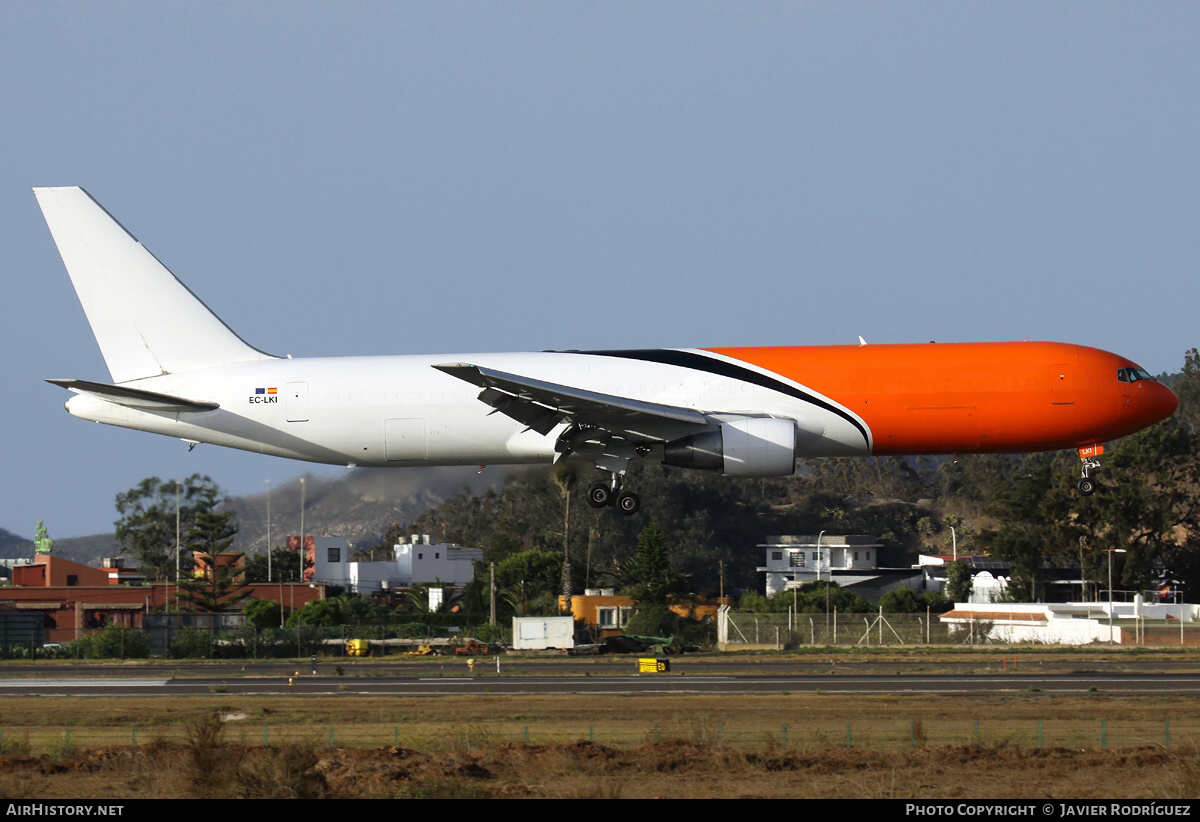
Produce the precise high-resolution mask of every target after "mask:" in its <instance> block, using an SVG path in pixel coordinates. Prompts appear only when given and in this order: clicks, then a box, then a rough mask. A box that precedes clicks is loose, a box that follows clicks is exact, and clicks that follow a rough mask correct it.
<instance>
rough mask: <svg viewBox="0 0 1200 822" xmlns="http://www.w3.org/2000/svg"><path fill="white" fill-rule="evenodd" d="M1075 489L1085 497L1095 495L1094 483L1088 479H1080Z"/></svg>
mask: <svg viewBox="0 0 1200 822" xmlns="http://www.w3.org/2000/svg"><path fill="white" fill-rule="evenodd" d="M1077 487H1078V488H1079V493H1080V494H1081V495H1083V496H1085V497H1090V496H1091V495H1092V494H1094V493H1096V483H1095V482H1094V481H1093V480H1092V479H1090V478H1088V477H1084V478H1083V479H1081V480H1080V481H1079V485H1078V486H1077Z"/></svg>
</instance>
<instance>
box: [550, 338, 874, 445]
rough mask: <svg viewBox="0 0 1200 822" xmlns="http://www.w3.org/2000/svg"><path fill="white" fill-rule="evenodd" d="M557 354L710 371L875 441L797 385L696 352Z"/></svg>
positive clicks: (641, 350)
mask: <svg viewBox="0 0 1200 822" xmlns="http://www.w3.org/2000/svg"><path fill="white" fill-rule="evenodd" d="M554 353H557V354H589V355H591V356H595V357H622V358H624V359H627V360H645V361H646V362H656V363H661V364H663V365H677V366H680V367H682V368H690V369H692V370H693V371H707V372H708V373H710V374H717V375H718V376H722V377H728V378H729V379H732V380H741V381H742V382H748V383H753V384H754V385H758V386H761V387H763V388H766V389H768V390H770V391H778V392H779V393H781V394H787V395H788V396H789V397H795V398H796V399H798V400H802V401H803V402H807V403H809V404H810V405H815V406H817V407H818V408H824V409H825V410H826V411H829V412H830V413H832V414H836V415H838V416H839V417H841V418H842V419H844V420H845V421H846V422H848V423H850V424H851V425H853V426H854V427H855V428H857V429H858V432H859V433H860V434H862V438H863V442H865V443H866V444H867V447H868V448H870V447H871V438H870V436H868V434H867V429H866V428H865V427H864V426H863V424H862V423H861V422H859V421H858V420H856V419H855V418H854V417H852V416H851V415H850V414H849V413H848V412H846V411H845V410H844V409H842V408H838V407H837V406H836V405H834V404H833V403H829V402H826V401H825V400H822V399H819V398H817V397H814V396H812V395H811V394H806V393H804V392H803V391H801V390H800V389H799V388H796V387H795V386H794V385H788V384H787V383H785V382H783V381H782V380H779V379H776V378H775V377H771V376H768V375H767V374H762V373H759V372H758V371H754V370H752V369H749V368H746V367H744V366H741V365H737V364H735V363H731V362H728V361H726V360H721V359H717V358H716V357H708V356H705V355H703V354H697V353H695V352H693V351H673V350H671V349H669V348H634V349H629V350H626V351H557V352H554Z"/></svg>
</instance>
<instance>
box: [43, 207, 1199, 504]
mask: <svg viewBox="0 0 1200 822" xmlns="http://www.w3.org/2000/svg"><path fill="white" fill-rule="evenodd" d="M34 193H35V194H36V195H37V199H38V203H39V205H40V206H41V208H42V213H43V214H44V215H45V217H46V222H47V224H48V225H49V227H50V231H51V233H52V234H53V235H54V241H55V243H56V244H57V245H58V250H59V253H60V254H61V255H62V259H63V262H64V263H65V264H66V268H67V272H68V273H69V274H70V276H71V281H72V282H73V283H74V286H75V291H76V293H77V294H78V295H79V300H80V302H81V303H82V304H83V309H84V311H85V312H86V314H87V318H88V322H89V323H90V324H91V326H92V332H93V333H94V334H95V336H96V342H97V343H99V345H100V350H101V352H102V353H103V355H104V361H105V363H107V365H108V370H109V374H110V376H111V379H112V381H111V382H96V381H90V380H78V379H55V380H50V382H52V383H54V384H56V385H61V386H62V387H64V388H67V389H69V390H71V391H72V392H74V394H75V396H73V397H72V398H71V399H70V400H68V401H67V404H66V407H67V410H68V411H69V412H70V413H71V414H73V415H74V416H76V417H81V418H83V419H86V420H94V421H96V422H103V423H108V424H110V425H118V426H122V427H124V428H133V429H137V430H139V431H151V432H154V433H156V434H164V435H166V436H170V437H178V438H180V439H182V440H184V441H185V442H187V443H189V444H192V445H194V444H195V443H200V442H203V443H212V444H214V445H223V446H227V447H229V448H240V449H243V450H246V451H258V452H261V453H263V454H271V455H273V456H277V457H289V458H291V459H298V460H307V461H310V462H321V463H331V464H343V465H363V466H414V465H473V464H503V463H510V464H511V463H551V462H558V461H559V460H564V459H576V460H587V461H588V462H591V463H592V464H594V465H595V466H596V467H597V468H599V469H601V470H602V471H605V472H607V473H608V475H609V479H608V480H607V481H600V482H596V483H593V484H592V485H591V486H590V488H589V489H588V501H589V502H590V503H591V504H592V505H593V506H595V507H597V508H600V507H603V506H606V505H615V506H616V508H617V509H618V510H620V511H622V512H624V513H626V514H631V513H633V512H635V511H636V510H637V509H638V505H639V502H638V497H637V495H636V494H633V493H631V492H629V491H628V490H624V489H623V488H622V481H623V479H624V476H625V472H626V469H627V467H628V465H629V463H630V462H631V461H633V460H638V459H645V460H652V461H658V462H662V463H665V464H667V465H674V466H682V467H686V468H697V469H704V470H711V471H719V472H721V473H723V474H726V475H728V476H736V477H776V476H786V475H789V474H792V473H793V472H794V471H795V470H796V461H797V459H799V458H804V457H832V456H870V455H903V454H968V453H1009V452H1011V453H1020V452H1029V451H1049V450H1057V449H1063V448H1078V449H1079V455H1080V458H1081V459H1082V460H1083V465H1082V472H1081V473H1082V478H1081V480H1080V482H1079V491H1080V493H1082V494H1085V495H1086V494H1091V493H1092V492H1093V491H1094V489H1095V485H1094V481H1093V480H1092V478H1091V476H1090V471H1091V470H1092V469H1093V468H1095V467H1096V466H1097V465H1098V463H1097V461H1096V456H1097V455H1098V454H1099V453H1102V451H1103V443H1104V442H1105V441H1106V440H1112V439H1116V438H1118V437H1124V436H1126V435H1128V434H1132V433H1134V432H1135V431H1138V430H1140V429H1142V428H1145V427H1146V426H1149V425H1151V424H1153V423H1155V422H1158V421H1159V420H1162V419H1164V418H1166V417H1168V416H1170V415H1171V413H1173V412H1174V410H1175V408H1176V406H1177V405H1178V399H1177V398H1176V396H1175V394H1174V393H1172V391H1171V389H1169V388H1168V387H1167V386H1165V385H1163V384H1162V383H1160V382H1158V381H1156V380H1155V379H1153V378H1152V377H1151V376H1150V375H1149V374H1148V373H1147V372H1146V371H1145V370H1144V369H1142V368H1140V367H1139V366H1138V365H1137V364H1136V363H1133V362H1131V361H1129V360H1127V359H1125V358H1124V357H1120V356H1117V355H1116V354H1109V353H1108V352H1105V351H1100V350H1097V349H1095V348H1087V347H1084V346H1079V345H1068V344H1064V343H1051V342H1007V343H928V344H917V345H866V344H862V345H851V346H805V347H778V348H668V349H648V350H632V351H540V352H530V353H517V354H453V355H440V356H439V355H426V354H411V355H401V356H381V357H337V358H322V357H315V358H291V357H276V356H272V355H270V354H266V353H264V352H262V351H260V350H259V349H257V348H254V347H253V346H251V345H249V344H247V343H246V342H245V341H243V340H242V339H241V337H239V336H238V335H237V334H236V333H234V332H233V331H232V330H231V329H230V328H229V327H228V326H226V325H225V324H224V323H223V322H222V321H221V320H220V318H218V317H217V316H216V315H215V314H213V313H212V311H210V310H209V309H208V307H207V306H206V305H205V304H204V303H203V302H201V301H200V300H199V299H198V298H197V297H196V296H195V295H194V294H193V293H192V292H191V291H190V290H188V288H187V286H185V285H184V284H183V283H182V282H180V281H179V280H178V279H176V278H175V276H174V275H173V274H172V273H171V272H170V271H169V270H167V268H166V267H165V266H164V265H163V264H162V263H160V262H159V261H158V260H157V259H156V258H155V257H154V255H153V254H151V253H150V252H149V251H147V250H146V249H145V248H144V247H143V246H142V244H141V243H139V242H138V241H137V239H135V238H134V237H133V236H132V235H131V234H130V233H129V232H127V231H126V230H125V229H124V228H123V227H122V226H121V225H120V224H119V223H118V222H117V221H116V220H114V219H113V218H112V216H110V215H109V214H108V212H107V211H105V210H104V208H103V207H102V206H100V204H99V203H97V202H96V201H95V200H93V199H92V197H91V196H90V195H89V194H88V193H87V192H86V191H84V190H83V189H82V188H76V187H69V188H36V189H34Z"/></svg>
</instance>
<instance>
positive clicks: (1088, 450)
mask: <svg viewBox="0 0 1200 822" xmlns="http://www.w3.org/2000/svg"><path fill="white" fill-rule="evenodd" d="M1103 453H1104V446H1103V445H1100V444H1096V445H1088V446H1085V447H1083V448H1080V449H1079V459H1081V460H1082V461H1083V470H1082V472H1081V474H1082V476H1081V478H1080V480H1079V484H1078V485H1077V486H1075V487H1076V488H1078V489H1079V494H1080V496H1084V497H1090V496H1091V495H1092V494H1094V493H1096V481H1095V480H1094V479H1092V470H1093V469H1095V468H1099V467H1100V460H1098V459H1096V457H1098V456H1100V455H1101V454H1103Z"/></svg>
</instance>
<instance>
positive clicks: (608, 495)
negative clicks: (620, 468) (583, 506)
mask: <svg viewBox="0 0 1200 822" xmlns="http://www.w3.org/2000/svg"><path fill="white" fill-rule="evenodd" d="M612 496H613V495H612V490H611V489H610V488H609V487H608V483H607V482H593V483H592V484H591V485H590V486H588V492H587V501H588V505H590V506H592V507H593V508H604V507H605V506H607V505H610V504H612Z"/></svg>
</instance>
